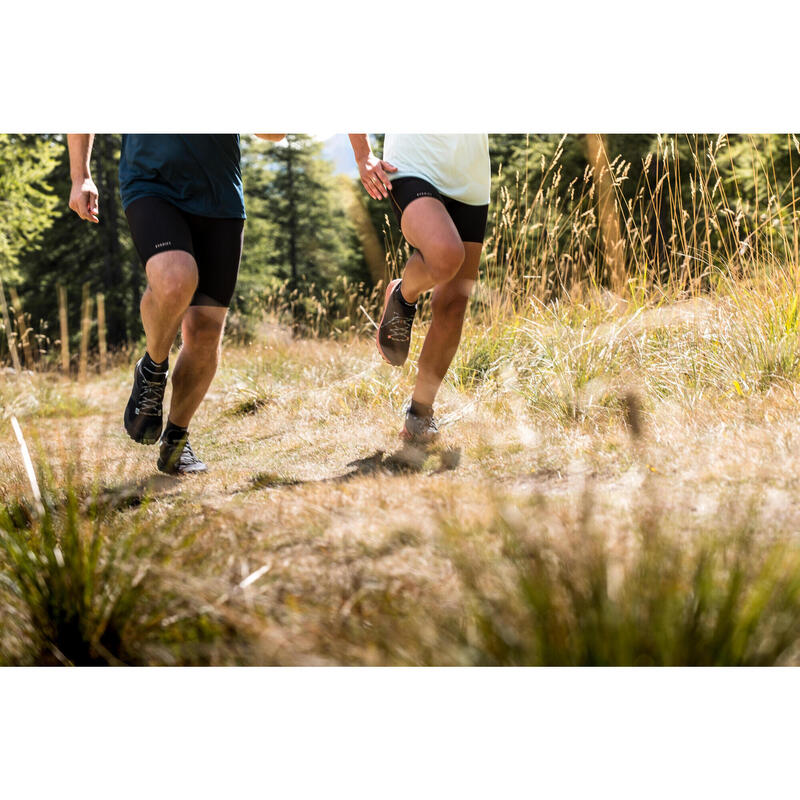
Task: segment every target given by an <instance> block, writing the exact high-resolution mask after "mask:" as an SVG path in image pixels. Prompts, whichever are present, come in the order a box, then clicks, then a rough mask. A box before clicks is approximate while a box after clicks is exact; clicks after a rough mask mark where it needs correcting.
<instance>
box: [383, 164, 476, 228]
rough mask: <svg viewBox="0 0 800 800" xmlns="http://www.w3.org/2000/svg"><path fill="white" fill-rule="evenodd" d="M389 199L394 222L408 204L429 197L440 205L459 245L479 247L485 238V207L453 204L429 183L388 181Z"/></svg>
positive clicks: (421, 181)
mask: <svg viewBox="0 0 800 800" xmlns="http://www.w3.org/2000/svg"><path fill="white" fill-rule="evenodd" d="M389 196H390V197H391V199H392V207H393V208H394V212H395V214H396V215H397V221H398V222H400V220H401V218H402V216H403V211H405V209H406V206H407V205H408V204H409V203H410V202H412V201H413V200H416V199H417V198H418V197H433V198H435V199H436V200H439V201H440V202H441V203H443V204H444V207H445V208H446V209H447V213H448V214H449V215H450V218H451V219H452V220H453V224H454V225H455V226H456V230H457V231H458V235H459V236H460V237H461V241H462V242H480V243H481V244H482V243H483V240H484V237H485V236H486V220H487V219H488V217H489V206H488V205H485V206H470V205H467V204H466V203H462V202H461V201H460V200H453V198H452V197H445V195H443V194H442V193H441V192H440V191H439V190H438V189H437V188H436V187H435V186H434V185H433V184H432V183H428V181H426V180H423V179H422V178H413V177H412V178H397V179H395V180H392V191H391V192H389Z"/></svg>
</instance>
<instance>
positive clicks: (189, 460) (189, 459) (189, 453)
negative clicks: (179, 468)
mask: <svg viewBox="0 0 800 800" xmlns="http://www.w3.org/2000/svg"><path fill="white" fill-rule="evenodd" d="M178 461H179V462H180V463H181V464H199V463H200V459H199V458H198V457H197V456H196V455H195V454H194V450H192V446H191V445H190V444H189V440H188V439H187V440H186V444H184V446H183V450H182V451H181V454H180V457H179V459H178Z"/></svg>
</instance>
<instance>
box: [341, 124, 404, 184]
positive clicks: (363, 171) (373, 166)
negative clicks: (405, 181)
mask: <svg viewBox="0 0 800 800" xmlns="http://www.w3.org/2000/svg"><path fill="white" fill-rule="evenodd" d="M348 136H349V137H350V145H351V146H352V148H353V155H354V156H355V159H356V165H357V166H358V174H359V176H360V177H361V183H363V184H364V188H365V189H366V190H367V194H368V195H369V196H370V197H372V198H373V199H374V200H380V199H381V198H384V197H388V196H389V191H388V190H391V188H392V182H391V180H390V179H389V176H388V175H387V174H386V173H387V172H397V167H394V166H392V165H391V164H390V163H389V162H388V161H383V160H381V159H380V158H378V157H377V156H376V155H375V154H374V153H373V152H372V148H371V147H370V146H369V139H368V138H367V134H366V133H350V134H348Z"/></svg>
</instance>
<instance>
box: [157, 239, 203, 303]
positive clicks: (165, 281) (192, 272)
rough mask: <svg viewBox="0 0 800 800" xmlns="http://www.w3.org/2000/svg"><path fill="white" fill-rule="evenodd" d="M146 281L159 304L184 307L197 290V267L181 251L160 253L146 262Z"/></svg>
mask: <svg viewBox="0 0 800 800" xmlns="http://www.w3.org/2000/svg"><path fill="white" fill-rule="evenodd" d="M147 280H148V284H149V286H150V290H151V291H152V292H153V294H154V295H155V297H156V299H157V301H158V302H159V304H161V305H164V306H170V307H173V306H181V305H182V306H186V305H188V304H189V302H190V301H191V299H192V295H193V294H194V292H195V290H196V289H197V265H196V264H195V261H194V259H193V258H192V256H191V255H190V254H189V253H184V252H183V251H182V250H172V251H169V252H167V253H160V254H159V255H157V256H153V258H151V259H150V260H149V261H148V262H147Z"/></svg>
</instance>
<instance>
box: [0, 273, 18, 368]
mask: <svg viewBox="0 0 800 800" xmlns="http://www.w3.org/2000/svg"><path fill="white" fill-rule="evenodd" d="M0 309H2V311H3V324H4V325H5V328H6V337H7V338H8V349H9V351H10V352H11V363H12V364H13V365H14V369H15V370H16V372H17V373H19V372H22V364H20V363H19V353H18V352H17V344H16V342H15V341H14V340H15V339H16V333H15V332H14V331H13V330H11V319H10V317H9V316H8V304H7V303H6V290H5V287H4V286H3V279H2V278H0Z"/></svg>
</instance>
